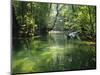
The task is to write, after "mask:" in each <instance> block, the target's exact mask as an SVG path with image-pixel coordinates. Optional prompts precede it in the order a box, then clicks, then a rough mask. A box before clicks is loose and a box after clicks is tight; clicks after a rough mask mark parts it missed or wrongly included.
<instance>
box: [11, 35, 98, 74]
mask: <svg viewBox="0 0 100 75" xmlns="http://www.w3.org/2000/svg"><path fill="white" fill-rule="evenodd" d="M90 44H92V42H87V41H80V40H74V39H73V40H72V39H71V40H69V39H67V38H65V36H64V35H62V34H52V36H49V38H48V40H45V41H43V40H42V41H41V40H39V39H32V40H31V42H30V44H29V45H28V46H27V45H26V44H23V48H21V49H20V50H19V52H14V53H13V57H12V71H13V73H26V72H46V71H64V70H66V71H67V70H81V69H95V68H96V51H95V50H96V49H95V47H94V46H91V45H90Z"/></svg>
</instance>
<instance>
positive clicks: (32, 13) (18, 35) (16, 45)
mask: <svg viewBox="0 0 100 75" xmlns="http://www.w3.org/2000/svg"><path fill="white" fill-rule="evenodd" d="M11 18H12V25H11V27H12V49H11V51H12V54H11V56H12V60H11V62H12V66H11V68H12V73H14V74H19V73H37V72H57V71H72V70H88V69H96V6H92V5H78V4H66V3H65V4H64V3H62V4H61V3H46V2H33V1H29V2H27V1H16V0H12V4H11Z"/></svg>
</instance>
